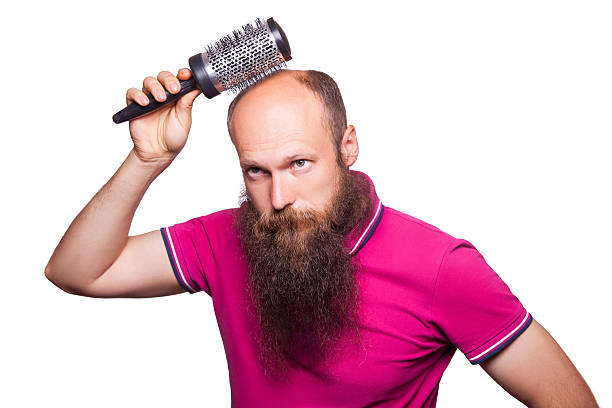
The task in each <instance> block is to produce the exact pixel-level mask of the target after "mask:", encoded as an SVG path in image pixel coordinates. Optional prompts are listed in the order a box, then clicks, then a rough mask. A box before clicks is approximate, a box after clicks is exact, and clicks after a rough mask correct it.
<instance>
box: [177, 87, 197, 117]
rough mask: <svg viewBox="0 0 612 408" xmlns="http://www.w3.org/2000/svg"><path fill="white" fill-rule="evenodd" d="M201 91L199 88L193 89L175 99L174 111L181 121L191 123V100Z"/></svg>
mask: <svg viewBox="0 0 612 408" xmlns="http://www.w3.org/2000/svg"><path fill="white" fill-rule="evenodd" d="M201 93H202V91H201V90H199V89H194V90H193V91H191V92H189V93H187V94H185V95H183V96H181V97H180V99H179V100H178V101H176V113H177V115H178V117H179V118H181V120H182V122H183V123H191V108H192V107H193V101H194V100H195V98H197V97H198V95H199V94H201Z"/></svg>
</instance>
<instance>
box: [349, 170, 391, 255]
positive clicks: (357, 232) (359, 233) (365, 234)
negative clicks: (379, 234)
mask: <svg viewBox="0 0 612 408" xmlns="http://www.w3.org/2000/svg"><path fill="white" fill-rule="evenodd" d="M351 174H352V175H353V176H355V177H365V178H366V179H367V180H368V182H369V183H370V202H371V207H370V208H371V211H370V213H369V214H368V217H367V222H366V223H359V224H358V225H357V226H356V227H355V228H354V229H353V230H352V231H351V232H350V233H349V234H348V235H347V237H346V239H345V241H344V243H345V246H346V248H347V249H348V250H349V254H351V255H355V254H357V252H359V250H360V249H361V248H363V247H364V245H365V244H366V243H367V242H368V240H369V239H370V237H371V236H372V234H373V233H374V230H375V229H376V227H377V226H378V223H379V222H380V220H381V218H382V214H383V210H384V206H383V205H382V202H381V201H380V198H378V195H377V194H376V189H375V188H374V183H373V182H372V179H371V178H370V177H368V175H367V174H365V173H362V172H360V171H356V170H351Z"/></svg>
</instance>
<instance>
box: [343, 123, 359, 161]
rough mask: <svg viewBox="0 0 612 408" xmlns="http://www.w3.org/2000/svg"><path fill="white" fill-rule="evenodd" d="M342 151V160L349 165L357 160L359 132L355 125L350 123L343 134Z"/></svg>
mask: <svg viewBox="0 0 612 408" xmlns="http://www.w3.org/2000/svg"><path fill="white" fill-rule="evenodd" d="M340 153H341V155H342V161H343V162H344V164H345V165H346V166H347V167H351V166H352V165H353V164H355V162H356V161H357V156H359V144H358V143H357V134H356V132H355V127H354V126H353V125H348V126H347V128H346V130H345V131H344V135H343V136H342V142H341V143H340Z"/></svg>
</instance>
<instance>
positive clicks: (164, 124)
mask: <svg viewBox="0 0 612 408" xmlns="http://www.w3.org/2000/svg"><path fill="white" fill-rule="evenodd" d="M190 77H191V71H190V70H189V69H187V68H182V69H180V70H179V72H178V75H177V76H174V75H173V74H171V73H170V72H168V71H161V72H160V73H159V74H158V75H157V78H154V77H152V76H149V77H146V78H145V79H144V81H143V83H142V90H139V89H136V88H130V89H128V91H127V93H126V98H125V99H126V104H128V105H129V104H130V103H138V104H139V105H142V106H146V105H148V104H149V99H148V98H147V95H146V94H145V93H150V94H151V95H153V97H154V98H155V100H156V101H158V102H161V101H164V100H165V99H166V93H165V89H167V90H168V92H170V93H172V94H176V93H178V92H179V91H180V89H181V88H180V84H179V79H180V80H185V79H189V78H190ZM201 93H202V91H200V90H194V91H192V92H189V93H188V94H186V95H184V96H182V97H181V98H179V99H178V100H177V101H176V102H175V103H173V104H169V105H167V106H164V107H163V108H161V109H159V110H157V111H154V112H151V113H149V114H147V115H145V116H142V117H139V118H136V119H132V120H131V121H130V126H129V127H130V135H131V137H132V141H133V142H134V151H135V153H136V156H137V157H138V158H139V159H140V160H142V161H144V162H147V163H149V162H152V163H168V162H171V161H172V160H173V159H174V158H175V157H176V155H177V154H178V153H179V152H180V151H181V150H182V149H183V146H185V143H186V142H187V135H188V134H189V129H190V128H191V108H192V106H193V101H194V100H195V98H196V97H197V96H198V95H199V94H201Z"/></svg>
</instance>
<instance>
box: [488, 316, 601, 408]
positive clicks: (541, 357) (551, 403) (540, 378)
mask: <svg viewBox="0 0 612 408" xmlns="http://www.w3.org/2000/svg"><path fill="white" fill-rule="evenodd" d="M481 367H482V368H483V370H485V371H486V372H487V374H488V375H490V376H491V378H493V379H494V380H495V381H496V382H497V383H498V384H499V385H501V386H502V387H503V388H504V389H505V390H506V391H508V393H510V394H511V395H512V396H514V397H515V398H516V399H518V400H519V401H521V402H523V403H524V404H525V405H527V406H529V407H535V408H540V407H542V408H544V407H555V408H562V407H585V408H587V407H593V408H597V407H598V405H597V402H596V401H595V397H594V396H593V393H592V392H591V390H590V389H589V386H588V385H587V383H586V382H585V381H584V379H583V378H582V376H581V375H580V373H579V372H578V370H577V369H576V367H574V365H573V364H572V362H571V361H570V359H569V358H568V357H567V355H566V354H565V353H564V352H563V350H562V349H561V347H560V346H559V345H558V344H557V342H556V341H555V340H554V339H553V337H552V336H551V335H550V334H549V333H548V332H547V331H546V329H544V327H542V326H541V325H540V324H539V323H538V322H536V321H535V319H534V320H533V322H532V323H531V325H530V326H529V327H528V328H527V330H525V331H524V332H523V333H522V334H521V335H520V336H519V337H517V338H516V339H515V340H514V341H513V342H512V343H510V345H508V346H507V347H506V348H504V349H503V350H502V351H501V352H499V353H498V354H497V355H495V356H493V357H491V358H490V359H488V360H486V361H484V362H483V363H481Z"/></svg>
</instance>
